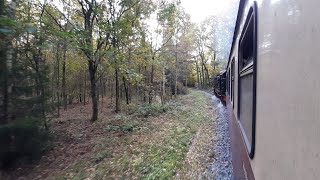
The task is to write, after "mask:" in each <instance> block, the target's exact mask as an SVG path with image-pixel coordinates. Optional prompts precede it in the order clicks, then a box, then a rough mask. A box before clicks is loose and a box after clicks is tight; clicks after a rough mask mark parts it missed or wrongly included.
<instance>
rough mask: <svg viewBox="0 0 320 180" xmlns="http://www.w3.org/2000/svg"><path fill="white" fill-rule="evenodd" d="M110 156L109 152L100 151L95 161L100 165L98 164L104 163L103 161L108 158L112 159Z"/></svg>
mask: <svg viewBox="0 0 320 180" xmlns="http://www.w3.org/2000/svg"><path fill="white" fill-rule="evenodd" d="M110 156H111V154H110V152H109V151H106V150H103V151H99V152H98V153H97V154H96V155H95V157H94V161H95V162H96V163H98V162H100V161H102V160H103V159H105V158H108V157H110Z"/></svg>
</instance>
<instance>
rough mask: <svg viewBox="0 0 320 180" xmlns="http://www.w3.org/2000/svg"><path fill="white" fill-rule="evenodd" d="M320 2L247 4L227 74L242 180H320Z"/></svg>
mask: <svg viewBox="0 0 320 180" xmlns="http://www.w3.org/2000/svg"><path fill="white" fill-rule="evenodd" d="M319 7H320V1H319V0H308V1H305V0H256V1H255V0H240V4H239V10H238V15H237V20H236V25H235V31H234V36H233V40H232V46H231V52H230V56H229V60H228V65H227V69H226V74H227V93H226V97H227V100H226V101H227V109H228V112H229V124H230V128H229V130H230V137H231V151H232V158H233V159H232V163H233V171H234V179H258V180H285V179H290V180H295V179H297V180H301V179H308V180H309V179H320V95H319V94H318V92H320V80H319V78H320V71H319V68H320V60H319V50H320V49H319V42H320V20H319V18H320V11H319V10H318V8H319Z"/></svg>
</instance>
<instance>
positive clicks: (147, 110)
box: [133, 104, 169, 117]
mask: <svg viewBox="0 0 320 180" xmlns="http://www.w3.org/2000/svg"><path fill="white" fill-rule="evenodd" d="M168 110H169V106H168V105H161V104H146V105H141V106H138V107H137V108H136V109H134V110H133V111H134V113H133V114H134V115H136V116H138V117H148V116H157V115H159V114H161V113H163V112H167V111H168Z"/></svg>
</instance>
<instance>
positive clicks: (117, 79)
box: [115, 67, 120, 113]
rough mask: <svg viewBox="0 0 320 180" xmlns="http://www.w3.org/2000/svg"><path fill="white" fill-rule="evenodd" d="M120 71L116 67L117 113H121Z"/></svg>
mask: <svg viewBox="0 0 320 180" xmlns="http://www.w3.org/2000/svg"><path fill="white" fill-rule="evenodd" d="M118 71H119V69H118V67H116V69H115V76H116V79H115V80H116V113H118V112H119V111H120V84H119V72H118Z"/></svg>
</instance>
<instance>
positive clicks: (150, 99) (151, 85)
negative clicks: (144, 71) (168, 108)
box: [149, 57, 154, 104]
mask: <svg viewBox="0 0 320 180" xmlns="http://www.w3.org/2000/svg"><path fill="white" fill-rule="evenodd" d="M153 61H154V57H152V62H153ZM153 74H154V65H153V64H152V66H151V75H150V90H149V104H152V98H153V97H152V92H153Z"/></svg>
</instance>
